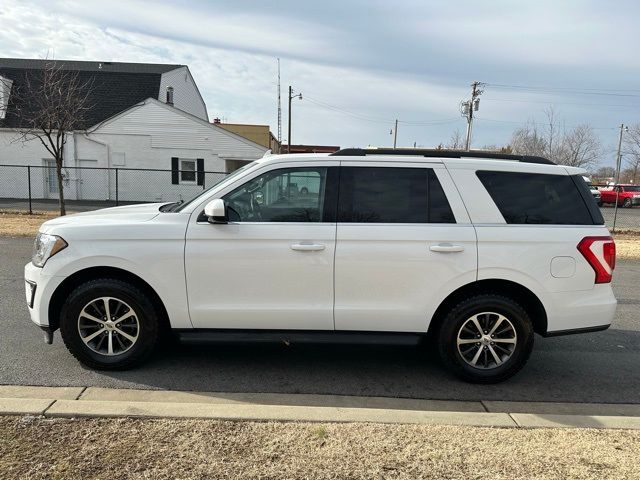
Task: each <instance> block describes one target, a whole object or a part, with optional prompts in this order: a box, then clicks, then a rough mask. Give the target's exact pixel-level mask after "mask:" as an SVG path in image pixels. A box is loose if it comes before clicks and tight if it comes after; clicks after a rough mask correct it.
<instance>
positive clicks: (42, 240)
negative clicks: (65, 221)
mask: <svg viewBox="0 0 640 480" xmlns="http://www.w3.org/2000/svg"><path fill="white" fill-rule="evenodd" d="M66 246H67V242H65V241H64V239H62V237H59V236H57V235H49V234H47V233H39V234H38V235H37V236H36V241H35V242H34V243H33V256H32V257H31V262H32V263H33V264H34V265H35V266H36V267H44V264H45V263H47V260H49V258H51V257H53V256H54V255H55V254H56V253H58V252H59V251H60V250H62V249H64V248H66Z"/></svg>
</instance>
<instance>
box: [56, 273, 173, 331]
mask: <svg viewBox="0 0 640 480" xmlns="http://www.w3.org/2000/svg"><path fill="white" fill-rule="evenodd" d="M96 278H113V279H116V280H122V281H125V282H128V283H131V284H133V285H135V286H136V287H138V288H140V289H141V290H142V291H143V292H144V293H146V294H147V295H148V296H149V298H150V299H151V301H152V302H153V304H154V305H155V306H156V307H157V309H158V314H159V317H160V322H161V327H162V328H163V329H167V330H168V329H170V328H171V326H170V322H169V314H168V313H167V309H166V307H165V305H164V303H163V302H162V300H161V298H160V296H159V295H158V294H157V292H156V291H155V290H154V289H153V287H152V286H151V285H149V283H147V282H146V281H145V280H144V279H142V278H141V277H139V276H138V275H136V274H134V273H131V272H129V271H127V270H124V269H122V268H117V267H88V268H85V269H82V270H78V271H77V272H75V273H73V274H72V275H70V276H68V277H67V278H65V279H64V281H63V282H62V283H61V284H60V285H59V286H58V288H56V290H55V291H54V292H53V295H52V296H51V300H50V301H49V310H48V312H47V313H48V317H49V327H50V329H51V330H57V329H58V328H59V327H60V311H61V310H62V305H63V304H64V301H65V299H66V298H67V297H68V296H69V294H70V293H71V292H72V291H73V290H74V289H75V288H76V287H78V286H79V285H81V284H83V283H85V282H87V281H89V280H94V279H96Z"/></svg>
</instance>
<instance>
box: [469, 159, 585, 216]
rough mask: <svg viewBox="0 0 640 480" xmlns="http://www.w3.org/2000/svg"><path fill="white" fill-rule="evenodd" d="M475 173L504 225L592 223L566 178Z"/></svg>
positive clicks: (564, 176)
mask: <svg viewBox="0 0 640 480" xmlns="http://www.w3.org/2000/svg"><path fill="white" fill-rule="evenodd" d="M476 174H477V175H478V178H479V179H480V181H481V182H482V184H483V185H484V187H485V188H486V189H487V191H488V192H489V195H491V198H492V199H493V201H494V202H495V203H496V205H497V207H498V209H499V210H500V213H502V216H503V217H504V219H505V221H506V222H507V223H513V224H552V225H593V224H595V223H596V222H595V221H594V219H593V218H592V217H591V214H590V213H589V209H588V207H587V204H586V203H585V201H584V199H583V196H582V195H581V193H580V191H579V190H578V187H577V185H576V183H574V181H573V179H572V178H571V177H570V176H567V175H548V174H541V173H522V172H493V171H478V172H476Z"/></svg>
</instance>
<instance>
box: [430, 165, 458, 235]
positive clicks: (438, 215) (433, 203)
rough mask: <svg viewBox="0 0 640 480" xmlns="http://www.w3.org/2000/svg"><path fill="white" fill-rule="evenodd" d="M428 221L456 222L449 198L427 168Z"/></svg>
mask: <svg viewBox="0 0 640 480" xmlns="http://www.w3.org/2000/svg"><path fill="white" fill-rule="evenodd" d="M429 223H456V219H455V217H454V216H453V212H452V211H451V206H450V205H449V200H447V196H446V195H445V193H444V190H443V188H442V185H440V182H439V181H438V177H436V174H435V172H434V171H433V170H431V169H429Z"/></svg>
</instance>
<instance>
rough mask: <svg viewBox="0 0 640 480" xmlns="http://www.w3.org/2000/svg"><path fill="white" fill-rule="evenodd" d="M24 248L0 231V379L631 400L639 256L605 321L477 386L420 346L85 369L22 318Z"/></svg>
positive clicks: (197, 357)
mask: <svg viewBox="0 0 640 480" xmlns="http://www.w3.org/2000/svg"><path fill="white" fill-rule="evenodd" d="M30 249H31V240H30V239H24V238H18V239H11V238H6V237H4V238H3V237H0V252H1V255H2V256H1V257H0V291H1V292H2V294H0V384H23V385H62V386H104V387H124V388H144V389H156V388H163V389H174V390H196V391H219V392H274V393H322V394H342V395H375V396H389V397H409V398H425V399H455V400H513V401H525V400H531V401H567V402H606V403H640V292H639V291H638V289H639V288H640V262H629V261H627V262H623V261H620V262H619V264H618V268H617V270H616V276H615V282H614V288H615V291H616V296H617V297H618V299H619V301H620V305H619V307H618V314H617V317H616V320H615V322H614V325H613V327H612V328H611V329H609V330H607V331H605V332H600V333H594V334H589V335H574V336H569V337H558V338H550V339H544V338H541V337H536V345H535V349H534V353H533V355H532V357H531V360H530V361H529V364H528V365H527V366H526V367H525V369H524V370H523V371H522V372H521V373H520V374H519V375H517V376H516V377H515V378H513V379H511V380H510V381H508V382H505V383H502V384H500V385H493V386H478V385H470V384H466V383H463V382H460V381H458V380H457V379H456V378H453V377H451V376H450V375H449V374H447V373H446V372H444V371H443V370H442V369H441V368H440V367H439V365H438V363H437V361H435V360H434V359H433V358H431V356H430V355H426V354H425V353H424V351H423V350H420V349H418V348H415V347H398V346H395V347H389V346H327V345H318V346H308V345H305V346H295V345H294V346H291V347H286V346H284V345H267V346H259V345H224V346H219V345H216V346H197V347H195V346H188V345H183V346H178V347H177V348H176V349H175V350H173V351H170V352H162V353H161V354H158V355H157V356H156V358H154V359H152V361H151V362H149V363H148V364H146V365H145V366H143V367H140V368H138V369H136V370H131V371H126V372H95V371H91V370H88V369H85V368H83V367H82V366H80V364H78V363H77V362H76V361H75V360H74V359H73V358H72V357H71V355H69V354H68V353H67V352H66V350H65V348H64V345H63V344H62V341H61V339H60V336H59V334H56V338H55V340H54V344H53V345H51V346H48V345H45V344H44V343H43V341H42V335H41V333H40V331H39V330H38V329H37V328H36V327H35V326H33V325H32V324H31V323H30V320H29V318H28V314H27V310H26V306H25V304H24V290H23V288H24V287H23V280H22V268H23V265H24V264H25V263H26V262H27V261H28V258H29V255H30Z"/></svg>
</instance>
